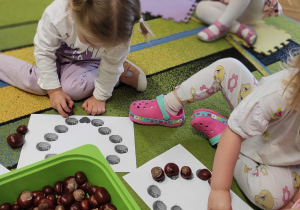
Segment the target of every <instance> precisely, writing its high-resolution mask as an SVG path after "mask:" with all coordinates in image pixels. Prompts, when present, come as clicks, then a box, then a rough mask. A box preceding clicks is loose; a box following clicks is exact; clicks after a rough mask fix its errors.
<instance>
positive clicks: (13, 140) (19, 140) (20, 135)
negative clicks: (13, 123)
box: [7, 125, 28, 149]
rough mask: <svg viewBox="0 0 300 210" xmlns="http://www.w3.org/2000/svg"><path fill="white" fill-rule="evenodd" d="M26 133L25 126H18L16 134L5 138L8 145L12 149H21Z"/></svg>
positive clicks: (26, 128)
mask: <svg viewBox="0 0 300 210" xmlns="http://www.w3.org/2000/svg"><path fill="white" fill-rule="evenodd" d="M26 133H28V127H27V126H26V125H20V126H19V127H18V128H17V133H13V134H10V135H9V136H8V137H7V143H8V145H9V146H10V147H11V148H13V149H17V148H20V147H22V146H23V144H24V135H25V134H26Z"/></svg>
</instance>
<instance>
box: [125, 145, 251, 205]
mask: <svg viewBox="0 0 300 210" xmlns="http://www.w3.org/2000/svg"><path fill="white" fill-rule="evenodd" d="M170 162H173V163H175V164H177V165H178V167H179V171H180V169H181V167H182V166H189V167H190V168H191V169H192V172H193V178H192V179H191V180H186V179H183V178H182V177H181V176H180V174H179V177H178V178H177V179H175V180H173V179H170V178H169V177H167V176H166V177H165V180H164V181H162V182H157V181H154V180H153V178H152V174H151V169H152V168H153V167H156V166H159V167H161V168H162V169H164V167H165V165H166V164H167V163H170ZM203 168H206V167H205V166H204V165H203V164H202V163H201V162H200V161H199V160H198V159H196V158H195V157H194V156H193V155H192V154H191V153H190V152H188V151H187V150H186V149H185V148H184V147H183V146H182V145H181V144H178V145H177V146H175V147H173V148H171V149H170V150H168V151H166V152H164V153H163V154H161V155H159V156H157V157H156V158H153V159H152V160H150V161H148V162H147V163H145V164H144V165H142V166H140V167H139V168H137V169H136V170H134V171H132V172H131V173H128V174H126V175H125V176H123V178H124V180H125V181H126V182H127V183H128V184H129V185H130V186H131V188H132V189H133V190H134V191H135V192H136V193H137V194H138V195H139V196H140V197H141V199H142V200H143V201H144V202H145V203H146V204H147V205H148V206H149V208H150V209H155V208H153V205H154V203H155V202H157V201H161V202H163V203H164V204H165V205H166V207H167V209H172V207H173V209H179V208H175V206H177V207H180V208H181V209H183V210H184V209H199V210H202V209H203V210H206V209H207V200H208V196H209V193H210V185H209V183H208V181H203V180H201V179H199V178H198V177H197V176H196V171H197V170H198V169H203ZM153 185H154V186H156V187H157V188H156V189H155V191H156V192H159V193H155V195H156V196H155V197H153V196H151V195H150V194H149V193H148V188H149V187H150V186H153ZM158 194H160V196H159V197H157V195H158ZM231 198H232V208H233V210H239V209H243V210H247V209H249V210H250V209H252V208H250V206H248V204H246V203H245V202H244V201H243V200H242V199H240V198H239V197H238V196H237V195H236V194H235V193H234V192H232V191H231Z"/></svg>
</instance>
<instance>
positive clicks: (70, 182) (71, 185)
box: [63, 176, 78, 192]
mask: <svg viewBox="0 0 300 210" xmlns="http://www.w3.org/2000/svg"><path fill="white" fill-rule="evenodd" d="M63 187H64V190H63V192H74V190H76V189H77V187H78V184H77V183H76V181H75V178H74V177H73V176H68V177H67V178H65V179H64V184H63Z"/></svg>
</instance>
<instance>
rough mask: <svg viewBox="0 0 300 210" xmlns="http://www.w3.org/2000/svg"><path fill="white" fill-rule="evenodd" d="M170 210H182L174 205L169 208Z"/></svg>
mask: <svg viewBox="0 0 300 210" xmlns="http://www.w3.org/2000/svg"><path fill="white" fill-rule="evenodd" d="M171 210H182V208H181V207H180V206H177V205H175V206H172V207H171Z"/></svg>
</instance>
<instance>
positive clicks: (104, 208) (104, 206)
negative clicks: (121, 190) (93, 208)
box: [100, 203, 117, 210]
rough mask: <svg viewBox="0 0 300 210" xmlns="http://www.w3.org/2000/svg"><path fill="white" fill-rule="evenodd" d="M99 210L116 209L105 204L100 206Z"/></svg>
mask: <svg viewBox="0 0 300 210" xmlns="http://www.w3.org/2000/svg"><path fill="white" fill-rule="evenodd" d="M100 209H103V210H117V207H115V206H114V205H113V204H111V203H105V204H103V205H102V206H100Z"/></svg>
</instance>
